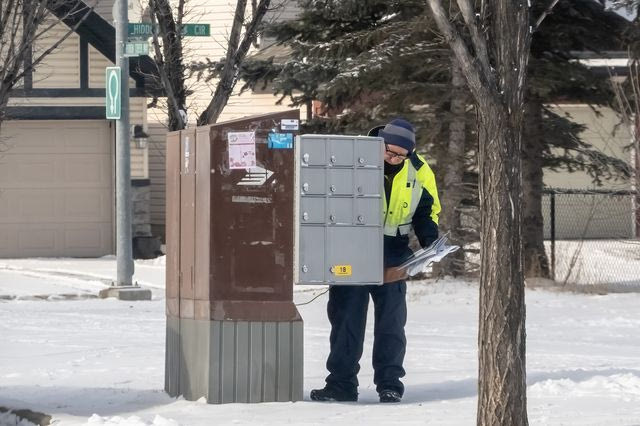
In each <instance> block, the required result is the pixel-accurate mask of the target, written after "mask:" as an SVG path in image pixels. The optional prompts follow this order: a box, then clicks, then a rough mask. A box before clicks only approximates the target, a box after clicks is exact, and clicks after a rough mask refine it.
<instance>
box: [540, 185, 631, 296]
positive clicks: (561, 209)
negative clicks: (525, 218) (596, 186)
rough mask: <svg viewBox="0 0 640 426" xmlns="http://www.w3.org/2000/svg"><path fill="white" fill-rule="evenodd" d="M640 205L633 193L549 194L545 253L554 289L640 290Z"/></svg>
mask: <svg viewBox="0 0 640 426" xmlns="http://www.w3.org/2000/svg"><path fill="white" fill-rule="evenodd" d="M639 213H640V206H638V200H637V198H636V195H635V192H632V191H603V190H592V191H584V190H562V189H549V190H546V191H545V194H544V195H543V198H542V214H543V218H544V236H545V248H546V250H547V256H548V259H549V265H550V268H551V274H552V278H554V280H555V281H556V282H558V283H560V284H564V285H566V284H572V285H604V286H606V287H609V288H618V289H624V288H633V289H634V290H637V289H638V288H640V238H639V237H640V229H638V228H639V221H638V218H639V216H638V215H639Z"/></svg>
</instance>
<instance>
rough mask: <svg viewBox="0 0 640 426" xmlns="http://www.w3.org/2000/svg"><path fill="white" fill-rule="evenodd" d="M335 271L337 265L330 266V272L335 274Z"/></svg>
mask: <svg viewBox="0 0 640 426" xmlns="http://www.w3.org/2000/svg"><path fill="white" fill-rule="evenodd" d="M335 271H336V268H335V267H333V266H332V267H330V268H329V272H331V273H332V274H333V273H334V272H335Z"/></svg>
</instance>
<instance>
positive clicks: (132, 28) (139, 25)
mask: <svg viewBox="0 0 640 426" xmlns="http://www.w3.org/2000/svg"><path fill="white" fill-rule="evenodd" d="M128 35H129V37H130V38H149V37H151V36H152V35H153V26H152V25H151V24H149V23H146V22H133V23H131V22H129V32H128Z"/></svg>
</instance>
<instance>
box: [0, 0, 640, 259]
mask: <svg viewBox="0 0 640 426" xmlns="http://www.w3.org/2000/svg"><path fill="white" fill-rule="evenodd" d="M87 1H93V0H87ZM74 2H76V3H80V0H73V1H72V2H71V3H74ZM274 2H275V5H276V6H277V7H276V8H275V9H274V10H273V11H271V12H270V14H269V16H268V17H267V18H266V19H267V20H278V19H279V20H282V19H295V16H296V14H297V12H298V8H297V5H296V1H295V0H274ZM113 3H114V0H100V1H99V2H98V3H97V5H96V7H95V10H94V11H93V12H92V13H91V14H90V15H89V16H88V17H87V19H86V20H85V21H83V22H82V23H81V24H80V25H79V27H78V28H77V29H76V31H75V34H73V35H72V36H71V37H69V38H68V39H67V40H65V42H64V43H62V45H61V46H60V47H59V48H58V49H56V50H55V51H54V52H53V53H52V54H50V55H49V56H48V57H47V59H46V61H45V63H43V64H41V65H40V66H39V67H37V69H36V70H35V71H34V72H33V74H32V75H29V76H27V78H25V81H24V84H23V87H22V88H19V89H17V90H16V91H14V92H13V93H12V98H11V100H10V103H9V108H8V118H9V121H6V122H4V123H3V126H2V130H1V131H2V134H1V135H0V137H2V138H3V142H4V143H5V144H6V147H7V148H8V149H6V150H4V151H3V152H2V153H1V154H0V155H1V156H0V191H1V192H0V257H22V256H87V257H89V256H101V255H105V254H113V253H114V252H115V208H114V204H115V197H114V187H115V183H114V182H115V179H114V176H115V160H114V158H115V155H114V154H115V153H114V143H115V128H114V127H115V126H114V124H113V122H111V121H109V120H106V119H105V108H104V104H105V91H104V87H105V84H104V75H105V67H106V66H110V65H112V64H113V62H114V59H115V49H114V40H115V30H114V28H113V24H112V21H113V16H112V11H111V10H112V7H113ZM234 11H235V3H234V2H230V1H222V0H207V1H206V2H200V3H194V4H193V5H192V6H191V9H190V14H189V15H188V16H187V21H188V22H193V23H208V24H210V26H211V34H210V36H208V37H193V38H189V39H187V40H186V47H185V60H186V61H187V62H188V61H190V60H196V59H200V60H202V59H204V58H210V59H212V60H216V59H218V58H220V57H222V56H224V53H225V41H226V37H227V35H228V32H229V28H230V27H231V23H232V19H233V15H234ZM143 15H144V11H143V8H142V6H140V5H136V4H135V3H130V7H129V21H130V22H142V21H143ZM67 24H69V25H72V24H73V22H67ZM67 29H68V26H65V24H59V25H58V27H57V28H56V29H55V31H52V32H51V33H50V34H49V36H48V37H47V38H45V39H42V40H41V41H40V43H39V45H38V46H36V48H45V47H46V46H48V45H51V44H52V43H53V40H56V39H57V37H59V35H60V34H61V33H63V32H65V31H67ZM269 42H270V41H269V40H261V46H260V48H264V47H265V46H268V45H269ZM130 61H131V67H130V71H131V73H130V77H131V80H130V87H131V117H130V121H131V124H132V125H140V126H142V128H143V129H144V130H145V131H146V133H148V134H149V135H150V138H149V143H148V144H147V145H146V146H143V145H142V144H138V143H136V142H135V140H132V141H131V175H132V187H133V189H134V191H133V197H134V237H147V236H151V235H153V236H160V237H163V236H164V225H165V195H164V194H165V154H164V152H165V135H166V132H167V130H166V119H167V115H166V112H165V110H164V109H163V108H162V106H155V107H149V106H148V104H149V103H150V101H151V98H150V93H149V92H150V90H151V89H150V85H149V82H148V80H147V79H148V77H149V76H150V75H151V76H152V75H154V73H156V68H155V64H154V63H153V61H152V60H151V58H149V57H147V56H141V57H138V58H132V59H131V60H130ZM189 87H190V89H191V90H192V91H193V93H192V95H190V97H189V99H188V105H187V106H188V120H189V123H190V125H194V124H195V119H196V117H197V115H198V113H199V112H200V111H202V110H203V109H204V108H206V106H207V104H208V102H209V100H210V99H211V97H212V95H213V91H214V90H215V81H214V82H204V81H198V80H197V79H196V78H191V79H190V80H189ZM161 103H162V102H160V104H161ZM556 107H557V108H558V110H559V111H564V112H569V113H570V114H571V115H572V117H574V118H575V119H576V120H578V121H581V122H584V123H586V124H587V125H588V127H589V131H588V133H587V135H586V137H587V138H588V140H589V141H590V142H592V143H593V145H594V146H596V147H600V148H601V149H603V150H605V152H607V151H606V150H609V151H610V152H607V153H609V154H615V155H617V156H619V157H620V158H624V159H629V158H630V156H631V154H630V153H628V152H626V151H623V150H621V149H620V147H621V146H623V145H625V142H626V141H628V140H629V138H630V134H629V132H626V133H625V131H619V132H618V133H617V135H616V136H614V137H613V139H612V137H610V136H609V135H610V134H611V132H610V130H611V129H612V128H613V127H614V126H616V124H617V122H616V120H615V117H614V116H613V115H612V113H610V112H606V113H605V114H604V115H603V116H597V117H596V116H595V115H594V114H593V113H592V111H591V110H590V109H589V108H588V107H585V106H583V105H558V106H556ZM284 109H288V106H287V102H286V101H285V102H283V104H282V105H276V97H274V96H273V94H272V93H271V92H270V91H269V90H265V91H253V92H251V91H250V92H245V93H243V94H240V93H238V89H237V88H236V91H235V92H234V94H233V95H232V97H231V98H230V99H229V102H228V104H227V106H226V108H225V109H224V111H223V113H222V115H221V117H220V119H219V120H220V121H225V120H229V119H234V118H239V117H243V116H249V115H255V114H261V113H265V112H274V111H278V110H284ZM302 114H303V117H304V116H305V114H306V113H305V112H304V111H303V113H302ZM623 130H624V129H623ZM612 141H614V142H615V143H614V142H612ZM545 184H546V185H547V186H550V187H563V188H567V187H569V188H590V187H592V183H591V179H590V178H589V177H588V176H586V175H584V174H580V173H576V174H571V175H569V174H567V173H563V174H556V173H552V172H548V173H546V174H545ZM615 185H616V186H615V188H620V189H622V188H624V189H631V183H630V182H624V183H622V184H621V186H618V184H615ZM621 203H622V204H621V207H620V209H621V210H620V211H621V212H622V211H624V212H627V213H629V214H628V216H629V217H631V216H632V214H631V212H632V211H633V209H637V207H638V206H633V201H632V199H631V198H630V197H629V199H628V200H623V201H621ZM621 214H622V213H621ZM586 219H587V218H586V217H585V218H583V219H581V221H578V222H576V223H577V224H574V225H571V226H573V227H574V229H576V230H578V229H581V228H580V227H581V225H580V224H581V223H584V221H585V220H586ZM633 223H634V222H633V221H632V220H630V221H627V222H625V223H624V224H623V225H621V227H620V229H616V230H615V231H613V232H614V233H615V234H616V235H618V234H620V235H623V234H624V235H628V234H633V235H635V232H637V230H636V229H635V228H634V226H635V225H634V224H633ZM607 226H608V225H607ZM594 235H595V234H594Z"/></svg>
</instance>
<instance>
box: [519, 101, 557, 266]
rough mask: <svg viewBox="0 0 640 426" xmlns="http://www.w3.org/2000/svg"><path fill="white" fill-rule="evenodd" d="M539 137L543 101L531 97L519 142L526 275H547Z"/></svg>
mask: <svg viewBox="0 0 640 426" xmlns="http://www.w3.org/2000/svg"><path fill="white" fill-rule="evenodd" d="M542 137H543V132H542V103H540V102H539V101H537V100H530V101H528V102H527V103H526V105H525V125H524V138H523V141H522V195H523V200H522V208H523V213H522V232H523V235H522V240H523V251H524V264H525V273H524V274H525V277H527V278H530V277H542V278H549V277H550V275H549V274H550V272H549V261H548V259H547V254H546V252H545V249H544V222H543V220H542V188H543V182H542V177H543V172H542V155H543V141H542Z"/></svg>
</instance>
